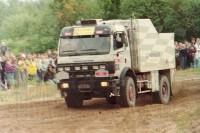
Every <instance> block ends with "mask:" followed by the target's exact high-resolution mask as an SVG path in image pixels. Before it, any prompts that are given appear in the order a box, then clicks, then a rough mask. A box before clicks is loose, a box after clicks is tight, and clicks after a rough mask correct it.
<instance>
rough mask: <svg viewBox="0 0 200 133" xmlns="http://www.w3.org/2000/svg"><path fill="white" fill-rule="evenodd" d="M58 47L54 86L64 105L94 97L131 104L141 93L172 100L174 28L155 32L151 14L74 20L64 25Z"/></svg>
mask: <svg viewBox="0 0 200 133" xmlns="http://www.w3.org/2000/svg"><path fill="white" fill-rule="evenodd" d="M58 51H59V55H58V60H57V62H58V66H57V78H58V79H59V80H60V82H59V83H58V85H57V86H58V89H59V90H60V92H61V94H62V96H63V97H64V98H65V102H66V104H67V106H68V107H81V106H82V105H83V100H90V99H92V98H97V97H103V98H106V100H107V101H108V103H110V104H120V105H121V106H122V107H134V106H135V104H136V98H137V96H138V95H139V94H142V93H149V94H152V99H153V101H155V102H159V103H163V104H167V103H168V102H169V100H170V97H171V95H172V78H173V73H174V68H175V58H174V57H175V52H174V33H158V32H157V30H156V29H155V27H154V25H153V23H152V22H151V20H150V19H134V20H133V19H128V20H107V21H103V20H82V21H78V22H77V23H76V25H74V26H69V27H65V28H63V29H62V31H61V34H60V39H59V44H58Z"/></svg>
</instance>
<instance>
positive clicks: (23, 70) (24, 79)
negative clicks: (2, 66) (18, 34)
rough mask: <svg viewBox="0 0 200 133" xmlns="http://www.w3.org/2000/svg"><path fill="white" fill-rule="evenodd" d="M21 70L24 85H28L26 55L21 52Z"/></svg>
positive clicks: (19, 61) (19, 62)
mask: <svg viewBox="0 0 200 133" xmlns="http://www.w3.org/2000/svg"><path fill="white" fill-rule="evenodd" d="M18 65H19V70H20V77H21V81H22V84H23V86H27V75H26V62H25V55H24V54H20V57H19V60H18Z"/></svg>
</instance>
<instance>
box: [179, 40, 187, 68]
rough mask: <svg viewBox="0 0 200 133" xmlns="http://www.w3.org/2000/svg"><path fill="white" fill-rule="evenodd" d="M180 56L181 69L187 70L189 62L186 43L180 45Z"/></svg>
mask: <svg viewBox="0 0 200 133" xmlns="http://www.w3.org/2000/svg"><path fill="white" fill-rule="evenodd" d="M179 56H180V63H181V70H185V69H186V64H187V49H186V46H185V44H182V45H180V52H179Z"/></svg>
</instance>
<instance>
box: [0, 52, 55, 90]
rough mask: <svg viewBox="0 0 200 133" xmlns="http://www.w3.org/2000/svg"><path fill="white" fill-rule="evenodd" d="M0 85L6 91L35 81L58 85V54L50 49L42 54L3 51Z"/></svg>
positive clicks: (0, 65)
mask: <svg viewBox="0 0 200 133" xmlns="http://www.w3.org/2000/svg"><path fill="white" fill-rule="evenodd" d="M0 62H1V64H0V77H1V80H0V85H1V88H3V89H4V90H10V89H12V88H13V87H16V88H18V87H20V86H27V85H28V81H33V80H35V81H36V82H38V83H43V82H48V83H50V84H56V82H57V80H56V78H55V67H56V64H57V52H56V51H54V52H53V53H52V51H51V50H50V49H48V50H47V52H46V53H42V54H30V53H20V54H19V56H18V57H17V56H15V55H14V54H13V53H7V52H6V51H3V53H2V55H1V57H0Z"/></svg>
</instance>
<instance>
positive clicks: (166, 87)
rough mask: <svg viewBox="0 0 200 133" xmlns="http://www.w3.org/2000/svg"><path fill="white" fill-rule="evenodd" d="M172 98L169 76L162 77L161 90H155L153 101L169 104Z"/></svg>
mask: <svg viewBox="0 0 200 133" xmlns="http://www.w3.org/2000/svg"><path fill="white" fill-rule="evenodd" d="M169 100H170V83H169V79H168V78H167V76H165V75H162V76H161V77H160V86H159V92H154V94H153V101H154V102H155V103H163V104H167V103H168V102H169Z"/></svg>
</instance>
